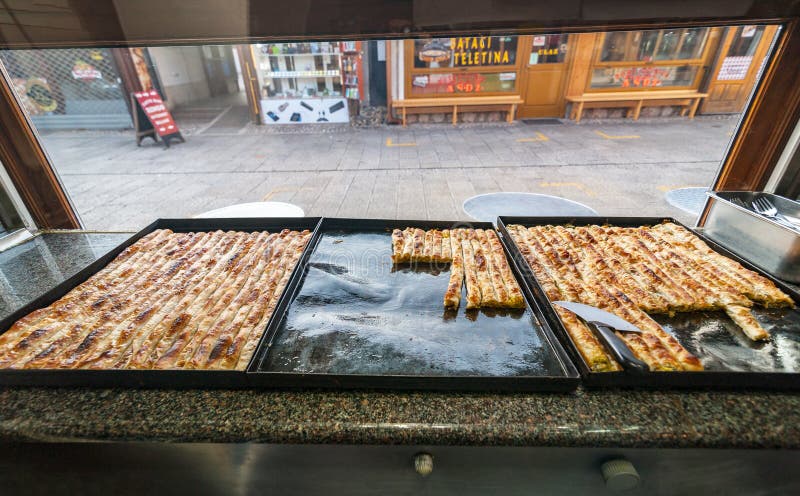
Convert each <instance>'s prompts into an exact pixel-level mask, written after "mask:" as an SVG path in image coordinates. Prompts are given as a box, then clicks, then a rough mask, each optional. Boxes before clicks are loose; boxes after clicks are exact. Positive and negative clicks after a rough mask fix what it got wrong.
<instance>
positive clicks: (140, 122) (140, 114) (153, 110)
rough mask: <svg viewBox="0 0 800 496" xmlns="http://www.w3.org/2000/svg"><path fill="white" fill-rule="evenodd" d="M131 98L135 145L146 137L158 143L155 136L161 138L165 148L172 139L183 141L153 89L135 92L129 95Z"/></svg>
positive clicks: (176, 126) (139, 143)
mask: <svg viewBox="0 0 800 496" xmlns="http://www.w3.org/2000/svg"><path fill="white" fill-rule="evenodd" d="M131 96H132V104H133V105H134V106H135V107H136V111H135V112H134V118H133V121H134V125H135V127H136V144H137V145H141V142H142V138H146V137H150V138H153V140H155V141H158V140H157V139H156V136H158V137H160V138H161V141H162V142H163V143H164V146H166V147H167V148H169V142H170V140H172V139H176V140H179V141H180V142H181V143H183V142H184V141H185V140H184V139H183V136H181V132H180V131H179V130H178V125H177V124H175V120H174V119H173V118H172V114H170V112H169V110H168V109H167V106H166V105H165V104H164V101H163V100H162V99H161V95H159V94H158V91H156V90H154V89H151V90H148V91H136V92H134V93H131Z"/></svg>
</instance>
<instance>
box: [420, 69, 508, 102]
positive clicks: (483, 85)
mask: <svg viewBox="0 0 800 496" xmlns="http://www.w3.org/2000/svg"><path fill="white" fill-rule="evenodd" d="M516 81H517V73H516V72H493V73H482V72H468V73H463V74H459V73H445V74H438V73H437V74H415V75H414V76H413V78H412V80H411V94H412V95H414V96H427V95H452V94H475V93H505V92H513V91H514V89H515V87H516Z"/></svg>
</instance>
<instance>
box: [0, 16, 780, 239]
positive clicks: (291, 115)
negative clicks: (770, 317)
mask: <svg viewBox="0 0 800 496" xmlns="http://www.w3.org/2000/svg"><path fill="white" fill-rule="evenodd" d="M723 29H724V28H722V29H721V30H723ZM668 31H670V30H665V31H664V32H663V33H661V32H660V31H654V30H650V31H637V32H631V31H629V32H614V33H588V34H587V33H577V34H570V35H569V43H570V46H569V48H568V49H569V50H571V51H573V52H574V51H575V47H576V46H578V43H577V42H581V43H583V42H584V41H585V42H586V43H589V42H591V49H592V50H591V52H592V53H591V55H592V56H587V57H583V58H578V57H574V65H573V67H576V68H577V67H578V65H577V64H583V65H581V66H580V68H581V69H580V71H567V70H566V67H564V65H565V64H558V63H557V62H559V61H565V60H567V59H568V58H572V57H573V56H574V55H577V53H571V54H568V55H569V56H568V57H566V58H565V52H564V48H565V47H564V45H565V44H566V43H567V39H566V36H565V35H558V34H556V33H545V34H542V35H537V36H543V37H544V38H543V39H541V40H534V36H533V35H530V36H525V37H523V36H521V35H520V36H518V37H516V38H514V37H508V38H507V39H506V40H505V41H502V39H503V38H505V37H503V36H499V35H498V36H493V37H491V41H489V38H483V40H484V41H483V43H484V50H483V51H488V50H486V49H487V48H489V45H490V44H491V50H495V49H496V48H497V46H500V45H497V44H502V45H503V46H504V47H506V46H507V48H508V50H507V56H508V62H509V65H506V66H497V65H494V64H493V60H494V55H492V64H488V58H489V55H488V53H487V55H486V58H487V66H486V67H483V68H481V66H478V67H472V66H469V65H468V64H463V63H462V55H460V54H459V55H458V57H456V56H455V55H454V51H453V48H454V47H456V48H457V46H458V41H456V42H455V43H454V42H453V40H454V39H456V40H459V39H461V38H441V39H439V40H440V41H442V42H443V43H442V45H443V46H444V48H445V51H446V50H450V52H449V54H448V57H447V58H446V60H445V59H442V60H439V61H434V60H433V58H431V57H432V55H435V54H434V53H433V50H432V49H434V48H437V47H436V46H435V45H434V46H428V50H427V56H426V57H428V61H427V62H424V63H422V62H421V61H420V59H419V55H420V53H419V52H421V51H422V49H423V48H424V47H425V46H426V45H429V42H430V41H431V40H430V39H429V40H427V41H422V40H389V41H383V42H379V41H359V42H357V43H356V44H355V46H350V47H349V48H348V45H349V44H348V43H347V42H345V41H336V42H333V41H331V40H326V41H314V40H297V41H293V42H292V43H284V44H277V43H272V42H265V43H260V44H247V45H239V46H235V47H234V49H233V50H228V48H227V47H219V46H209V47H207V48H203V45H202V44H198V45H194V46H191V45H186V46H178V47H175V46H169V47H166V46H160V47H146V46H145V47H140V48H139V49H138V51H137V52H136V53H133V52H132V51H129V50H128V49H127V48H124V49H123V48H118V47H115V48H98V49H96V51H93V50H89V49H51V48H48V49H36V50H3V51H0V60H2V62H3V63H4V64H5V68H6V70H7V71H8V72H9V73H10V74H11V78H12V81H13V82H14V87H15V90H16V92H17V93H18V94H19V102H20V104H21V107H22V108H23V110H24V111H25V112H26V113H28V114H30V115H31V119H32V121H33V125H34V126H35V128H36V131H37V136H38V137H39V138H40V139H41V143H42V146H43V148H44V149H45V150H46V152H47V155H48V156H49V157H50V158H51V159H52V164H53V168H54V170H55V171H56V172H57V174H58V176H59V179H60V181H61V182H62V184H64V188H65V190H66V192H67V194H68V195H69V197H70V199H71V200H72V201H73V202H74V205H75V208H76V210H77V213H78V214H79V215H80V217H81V219H82V221H83V222H84V225H85V226H86V227H87V228H89V229H99V230H104V229H109V230H138V229H140V228H141V227H143V226H145V225H147V224H149V223H150V222H152V221H153V220H154V219H156V218H159V217H164V218H167V217H168V218H176V217H177V218H181V217H187V218H190V217H193V216H196V215H200V214H203V213H205V212H209V211H212V210H215V209H219V208H224V207H229V206H233V205H240V204H251V203H258V204H262V203H267V204H268V205H262V206H261V207H263V208H270V209H272V208H280V207H282V205H275V204H274V203H275V202H279V203H283V204H285V203H290V204H292V205H295V206H297V207H300V208H301V209H302V210H303V212H304V213H305V214H306V215H308V216H316V215H325V216H330V217H355V218H360V217H364V218H406V219H409V218H410V219H425V218H439V219H456V220H468V219H470V216H469V214H468V213H467V212H466V211H465V210H464V209H463V207H462V206H463V204H464V202H465V201H466V200H467V199H468V198H470V197H471V196H474V195H477V194H483V193H492V192H499V191H503V190H505V191H509V192H517V191H524V192H528V193H537V194H541V195H550V196H552V197H554V198H556V197H560V198H566V199H569V200H572V201H576V202H579V203H583V204H585V205H587V206H590V207H592V208H594V209H595V210H596V211H598V212H600V213H602V214H603V215H612V214H613V215H655V216H672V217H677V218H679V219H681V220H684V221H685V222H688V223H692V222H694V220H695V219H696V218H697V214H696V213H691V214H690V213H687V211H684V210H681V209H680V208H679V207H677V206H673V205H674V203H670V200H669V198H672V197H671V196H667V193H668V192H669V191H668V190H672V189H678V188H683V187H684V186H696V187H697V188H696V189H697V191H698V195H699V198H700V199H701V200H702V199H703V198H704V196H703V195H704V192H703V189H704V187H706V186H708V185H709V184H711V183H712V181H713V180H714V175H715V174H716V171H717V170H718V167H719V163H720V160H722V159H723V158H724V156H725V150H726V147H727V146H728V143H729V142H730V134H729V133H731V132H732V131H733V130H734V129H735V128H736V126H737V124H738V122H739V121H740V116H741V112H742V111H743V110H744V108H739V107H737V108H736V109H734V110H732V111H731V112H737V113H735V114H732V115H730V116H720V115H716V114H715V115H709V114H711V113H712V112H711V111H709V112H705V110H704V108H703V107H700V108H699V109H698V113H697V116H696V117H695V119H694V120H689V119H687V118H681V117H680V115H681V112H682V111H683V110H685V107H686V106H685V105H673V104H669V105H667V104H664V105H663V106H662V105H655V104H653V103H654V102H650V103H651V104H650V105H645V106H644V108H643V109H642V111H641V117H642V118H641V119H639V120H638V121H633V120H632V119H626V110H627V108H626V106H625V103H624V102H623V104H622V105H621V106H619V107H612V106H611V105H610V104H609V105H605V106H602V107H601V106H597V108H595V107H592V106H591V105H587V106H586V107H587V108H585V109H584V110H583V119H584V120H582V122H581V125H580V126H572V125H566V126H549V127H547V128H536V129H534V127H536V126H533V127H532V126H519V125H511V126H507V125H506V124H505V123H504V121H505V119H506V118H507V114H508V110H509V105H485V104H483V103H481V102H475V103H476V104H477V105H476V106H474V107H470V106H459V107H458V112H457V121H458V122H457V125H456V126H453V125H452V113H453V111H452V107H443V106H441V105H439V106H437V105H436V100H437V98H432V99H433V100H434V102H433V103H431V104H430V105H431V106H430V107H426V108H408V109H407V112H406V114H407V116H406V117H407V121H408V122H407V127H405V128H404V127H402V126H399V125H398V126H392V127H391V133H390V134H391V136H388V135H387V134H386V131H387V129H388V128H387V122H392V123H394V122H397V121H401V120H402V118H403V116H402V114H403V112H402V111H401V110H399V109H398V108H393V107H391V106H390V107H389V108H387V102H388V101H392V102H395V103H396V102H398V101H399V100H406V101H409V100H410V99H412V98H416V97H426V96H430V97H444V96H453V97H454V98H458V97H465V96H466V97H474V98H469V99H470V100H473V99H475V100H478V99H479V97H480V96H481V95H504V96H509V95H519V97H520V98H521V99H522V100H523V103H522V104H520V105H519V106H518V107H517V111H516V114H515V115H514V116H513V117H514V118H515V119H528V118H538V117H546V118H554V119H559V120H563V121H565V122H568V121H569V120H570V115H571V111H572V110H574V107H573V106H571V105H570V104H569V103H567V104H565V105H563V104H562V105H556V104H553V105H550V102H551V101H555V102H559V103H561V102H563V101H564V99H565V97H566V96H567V91H568V90H567V88H573V87H586V86H587V85H589V84H590V83H591V87H592V89H590V91H595V92H596V91H602V89H606V91H608V92H609V93H613V91H614V89H618V90H620V91H625V90H633V89H636V90H637V91H640V92H642V93H645V92H647V91H648V90H650V91H663V90H667V89H670V88H678V87H693V86H694V83H695V82H696V81H697V80H698V79H699V77H700V74H699V72H700V71H701V69H700V68H701V67H702V66H703V65H705V64H708V65H711V62H713V60H716V59H717V57H719V58H720V59H722V58H724V57H725V56H726V55H727V52H728V46H729V43H728V44H720V45H719V46H718V47H717V45H715V46H714V48H715V50H714V51H713V52H712V51H709V50H707V48H709V47H708V43H709V42H708V41H707V40H706V37H707V30H706V29H699V28H698V29H688V28H680V29H675V30H672V31H674V32H675V33H678V34H679V36H677V38H676V39H677V44H675V43H674V40H671V39H670V36H669V33H668ZM708 32H710V31H708ZM731 32H733V28H732V29H731ZM759 32H760V31H759V30H758V29H757V30H756V31H755V32H754V37H755V36H758V35H759ZM767 32H768V33H771V30H769V31H767ZM659 34H662V36H661V38H660V39H659V37H658V36H659ZM747 34H749V33H747ZM764 36H766V34H765V35H764ZM582 37H586V38H585V39H582ZM466 39H469V40H470V41H469V46H471V45H472V40H473V39H474V40H476V41H475V43H477V46H478V52H479V55H478V56H477V57H478V60H479V61H481V58H482V57H483V55H481V54H480V52H481V50H480V43H481V41H480V40H481V37H480V34H475V36H474V37H468V35H464V38H463V40H466ZM762 39H763V38H762ZM510 40H514V41H510ZM521 40H524V42H523V41H521ZM595 42H596V43H597V44H598V46H597V56H598V57H602V58H604V59H607V60H609V61H611V62H614V65H618V66H619V67H613V68H609V67H608V64H606V66H603V65H602V64H601V65H595V64H596V62H597V60H596V59H595V58H594V56H593V55H594V53H593V49H594V43H595ZM656 42H658V44H657V43H656ZM518 43H525V45H524V46H523V49H524V51H525V53H526V55H527V54H528V53H529V51H533V50H532V49H534V48H535V49H536V51H535V52H534V53H536V60H534V61H533V62H535V63H536V64H537V65H536V66H530V65H529V64H530V63H531V60H529V58H528V57H527V56H526V57H525V60H517V59H516V57H517V55H518V52H517V50H519V47H517V46H516V44H518ZM415 45H416V46H417V53H416V54H409V52H408V51H406V48H408V49H409V50H411V49H413V48H414V46H415ZM464 46H465V41H462V48H463V47H464ZM667 46H669V47H671V48H670V50H671V53H676V54H678V55H675V56H676V57H695V56H696V55H698V54H701V56H702V54H705V52H707V51H708V52H709V53H707V54H705V55H707V57H706V58H705V60H703V61H700V60H698V59H694V60H692V62H691V63H689V62H686V61H681V62H671V61H668V62H658V63H659V64H664V67H661V66H656V65H654V64H648V63H646V62H644V61H640V60H639V59H640V58H644V57H646V56H647V55H648V54H649V55H650V56H652V57H653V58H655V56H656V54H659V56H660V57H666V56H667V55H666V54H667V52H668V50H667V49H666V47H667ZM540 49H541V50H553V49H557V51H558V53H556V54H553V53H547V52H543V53H541V54H539V53H538V50H540ZM723 49H724V50H723ZM718 52H719V53H718ZM459 53H460V52H459ZM471 53H472V52H467V51H465V54H464V55H463V57H464V58H466V59H472V60H474V59H475V57H476V56H475V55H474V54H471ZM566 53H568V52H566ZM745 53H746V52H745ZM758 53H760V52H758V51H756V52H753V56H754V58H753V62H752V65H753V66H756V64H761V63H762V60H763V58H758V59H756V58H755V55H757V54H758ZM126 55H129V56H131V57H132V58H133V62H134V64H133V65H134V66H135V68H136V69H140V68H141V70H137V71H135V73H134V72H133V71H129V70H125V71H123V70H122V67H119V68H117V67H116V66H114V62H115V61H117V60H120V61H122V60H124V59H123V58H122V56H126ZM412 58H414V59H415V63H411V59H412ZM503 58H504V56H503V53H502V52H501V54H500V55H499V59H500V62H501V63H502V61H503ZM77 59H79V60H81V61H82V62H83V63H81V64H78V63H77ZM621 60H627V61H628V62H624V61H623V62H620V61H621ZM406 62H409V63H408V64H406ZM512 62H513V63H516V65H511V63H512ZM417 64H419V65H421V66H422V67H416V68H415V67H414V66H415V65H417ZM442 64H444V65H445V66H448V67H451V68H449V69H434V70H428V69H427V68H428V67H434V65H435V66H437V67H440V66H441V65H442ZM456 64H457V65H458V66H457V67H456ZM539 64H542V65H539ZM76 65H77V66H78V67H77V68H76V67H75V66H76ZM729 65H730V64H729ZM126 67H129V68H130V66H128V65H127V64H126ZM387 67H390V68H391V70H390V71H387ZM529 67H532V68H533V70H530V71H529V70H528V68H529ZM518 68H519V71H518V70H517V69H518ZM537 68H541V69H543V70H540V71H537V70H536V69H537ZM73 69H75V71H74V72H75V74H73ZM117 69H119V70H117ZM326 70H332V71H336V70H338V71H339V76H338V77H331V78H328V77H327V76H319V77H318V76H317V75H316V73H317V72H316V71H326ZM751 71H752V68H751ZM97 72H99V73H100V75H102V77H98V75H97ZM712 76H716V74H713V75H712ZM522 79H525V81H526V84H525V86H524V87H523V85H522V82H521V81H522ZM587 79H588V81H587ZM120 81H122V83H120ZM746 82H747V86H748V88H747V89H745V90H743V91H749V88H752V86H751V84H757V82H753V81H751V80H749V79H748V80H747V81H746ZM134 83H138V84H141V85H142V86H147V87H148V88H149V87H152V88H154V90H155V91H157V93H159V94H161V97H162V99H163V100H164V103H165V104H166V106H167V107H168V108H169V110H170V114H171V115H172V117H173V118H174V122H175V125H176V127H177V128H178V129H179V130H180V132H181V133H182V134H183V137H185V140H186V141H185V142H184V143H180V142H175V141H173V142H172V144H171V146H170V148H169V149H166V150H165V149H164V145H163V144H162V142H161V139H159V140H158V141H157V142H156V141H153V140H151V139H149V138H147V139H145V140H144V141H142V142H141V143H140V145H141V146H137V145H138V143H137V133H136V131H135V129H134V128H133V117H134V116H137V115H138V114H136V113H134V114H131V113H130V112H129V111H128V108H127V105H126V100H129V96H128V95H129V94H128V90H127V89H123V88H130V87H131V86H132V85H133V84H134ZM114 88H116V90H114ZM326 91H327V92H328V95H327V96H325V92H326ZM335 92H340V95H338V96H337V95H333V93H335ZM309 95H315V96H313V97H312V96H309ZM111 96H114V97H115V99H114V100H109V97H111ZM248 96H249V97H250V98H248ZM351 97H354V98H351ZM551 97H552V99H551ZM462 99H463V98H462ZM334 100H335V101H334ZM438 100H441V98H439V99H438ZM614 103H616V102H614ZM707 103H713V101H712V98H708V99H706V100H705V101H704V102H703V105H704V106H705V105H706V104H707ZM556 107H557V108H556ZM589 107H592V108H589ZM136 109H137V107H135V106H134V111H136ZM90 112H93V113H90ZM120 113H122V117H124V120H123V119H120ZM598 120H599V121H598ZM610 122H616V123H618V124H620V125H624V127H625V128H626V129H623V130H619V131H618V132H614V130H613V129H611V130H609V125H610V124H609V123H610ZM437 126H438V127H437ZM587 127H588V133H587ZM595 130H597V131H601V133H604V134H605V136H604V134H601V133H594V132H593V131H595ZM539 133H541V134H539ZM615 134H619V135H622V136H625V137H626V138H625V139H624V140H620V141H609V140H610V139H616V137H615V136H614V135H615ZM423 135H424V136H423ZM606 136H608V137H606ZM631 136H638V138H632V137H631ZM387 138H391V139H387ZM564 143H579V146H573V147H566V148H565V145H564ZM616 144H620V146H616ZM622 145H624V146H622ZM665 164H667V165H665ZM454 169H456V171H455V172H457V173H458V174H457V175H458V181H455V182H453V180H452V177H454V176H453V172H454ZM487 170H489V171H490V172H491V173H490V174H488V175H487V173H486V171H487ZM443 178H445V179H447V180H446V181H445V179H443ZM462 179H463V181H462ZM632 184H635V187H632V186H631V185H632ZM608 192H611V193H608ZM12 193H13V192H12ZM677 198H678V199H679V200H680V199H681V198H684V196H682V193H681V194H679V195H677ZM692 198H695V197H692ZM12 199H13V200H15V204H16V196H14V195H13V194H12ZM693 205H694V204H692V206H691V208H694V206H693ZM26 219H27V218H26V217H25V216H24V212H23V220H26ZM6 225H14V223H13V222H11V221H8V222H6Z"/></svg>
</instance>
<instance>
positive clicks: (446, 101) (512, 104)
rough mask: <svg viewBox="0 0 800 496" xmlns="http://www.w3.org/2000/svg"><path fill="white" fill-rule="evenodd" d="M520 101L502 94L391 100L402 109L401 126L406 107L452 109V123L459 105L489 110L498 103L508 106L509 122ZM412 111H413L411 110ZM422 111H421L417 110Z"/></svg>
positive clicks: (438, 110) (455, 122)
mask: <svg viewBox="0 0 800 496" xmlns="http://www.w3.org/2000/svg"><path fill="white" fill-rule="evenodd" d="M521 103H522V98H520V96H519V95H504V96H459V97H444V98H409V99H407V100H395V101H393V102H392V107H393V108H398V109H401V110H402V119H403V127H405V126H406V113H407V109H424V110H423V112H429V113H433V112H437V113H438V112H447V111H449V110H450V108H452V109H453V125H454V126H455V125H456V124H457V123H458V109H459V107H472V109H473V110H491V109H492V108H493V107H496V106H498V105H500V106H508V117H507V118H506V120H507V121H508V122H509V123H510V122H513V121H514V114H515V113H516V111H517V105H520V104H521ZM411 113H413V112H411ZM419 113H422V112H419Z"/></svg>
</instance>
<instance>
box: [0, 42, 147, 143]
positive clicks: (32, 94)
mask: <svg viewBox="0 0 800 496" xmlns="http://www.w3.org/2000/svg"><path fill="white" fill-rule="evenodd" d="M0 62H2V64H3V65H4V67H5V69H6V71H7V72H8V75H9V77H10V79H11V83H12V85H13V86H14V89H15V90H16V93H17V97H18V98H19V101H20V103H21V105H22V107H23V108H25V110H26V111H27V112H28V115H30V117H31V120H32V121H33V123H34V124H35V125H36V127H37V128H38V129H114V128H117V129H119V128H129V127H131V126H132V122H131V117H130V113H129V111H128V107H127V105H126V104H125V94H124V90H123V86H122V81H121V79H120V76H119V72H118V71H117V68H116V66H115V64H114V60H113V58H112V55H111V52H110V51H109V50H108V49H97V48H69V49H39V50H0Z"/></svg>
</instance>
